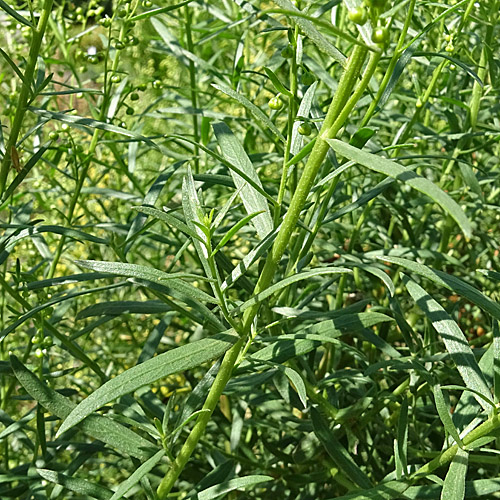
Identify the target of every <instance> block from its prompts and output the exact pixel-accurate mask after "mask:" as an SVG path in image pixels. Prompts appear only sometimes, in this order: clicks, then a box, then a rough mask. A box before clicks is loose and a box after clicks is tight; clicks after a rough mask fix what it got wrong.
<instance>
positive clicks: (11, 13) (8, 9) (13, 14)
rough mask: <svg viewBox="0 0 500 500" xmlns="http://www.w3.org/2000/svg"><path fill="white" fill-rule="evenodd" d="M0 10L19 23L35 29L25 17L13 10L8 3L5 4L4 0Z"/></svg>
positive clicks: (0, 3) (1, 0)
mask: <svg viewBox="0 0 500 500" xmlns="http://www.w3.org/2000/svg"><path fill="white" fill-rule="evenodd" d="M0 9H2V10H4V11H5V12H7V14H9V16H11V17H13V18H14V19H15V20H16V21H17V22H19V23H21V24H24V25H25V26H29V27H30V28H33V29H35V27H34V26H33V25H32V24H31V23H30V22H29V21H28V20H27V19H26V18H25V17H24V16H22V15H21V14H20V13H19V12H17V10H15V9H13V8H12V7H11V6H10V5H9V4H8V3H7V2H4V0H0Z"/></svg>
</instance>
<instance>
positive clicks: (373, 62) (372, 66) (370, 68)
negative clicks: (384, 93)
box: [290, 52, 382, 269]
mask: <svg viewBox="0 0 500 500" xmlns="http://www.w3.org/2000/svg"><path fill="white" fill-rule="evenodd" d="M381 57H382V53H380V52H372V53H371V55H370V60H369V61H368V64H367V66H366V69H365V71H364V73H363V77H362V79H361V81H360V82H359V85H358V86H357V87H356V90H355V91H354V93H353V94H352V96H351V97H350V99H349V101H347V104H346V105H345V106H344V108H343V109H342V112H341V113H340V114H339V116H338V117H337V119H336V120H335V123H334V124H333V126H332V128H331V130H330V134H331V137H335V136H336V135H337V134H338V132H339V131H340V129H341V128H342V127H343V126H344V124H345V122H346V121H347V119H348V118H349V115H350V114H351V112H352V110H353V109H354V107H355V106H356V104H357V102H358V101H359V99H361V97H362V95H363V93H364V91H365V90H366V87H367V86H368V84H369V83H370V80H371V79H372V77H373V75H374V73H375V70H376V69H377V66H378V63H379V61H380V58H381ZM338 181H339V177H336V178H335V179H334V180H333V181H332V183H331V184H330V187H329V189H328V192H327V194H326V196H325V198H324V199H323V202H322V205H321V207H320V213H319V216H318V218H317V220H316V223H315V225H314V228H313V230H312V232H311V233H309V234H308V236H307V240H306V243H305V245H304V247H303V248H302V250H301V251H300V254H299V255H298V258H297V261H298V260H300V259H301V258H303V257H304V256H305V255H306V254H307V252H309V249H310V248H311V246H312V244H313V242H314V239H315V238H316V235H317V234H318V232H319V230H320V228H321V225H322V224H323V220H324V218H325V215H326V212H327V210H328V204H329V202H330V198H331V197H332V196H333V193H334V191H335V188H336V187H337V183H338ZM315 210H316V204H315V206H314V207H313V208H312V212H313V213H314V211H315ZM293 264H295V263H293ZM290 269H291V268H290Z"/></svg>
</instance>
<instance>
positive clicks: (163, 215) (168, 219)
mask: <svg viewBox="0 0 500 500" xmlns="http://www.w3.org/2000/svg"><path fill="white" fill-rule="evenodd" d="M132 209H133V210H137V211H138V212H140V213H142V214H146V215H151V216H152V217H155V218H156V219H159V220H161V221H163V222H165V223H166V224H168V225H170V226H173V227H175V228H176V229H178V230H179V231H182V232H183V233H185V234H187V235H189V236H191V237H192V238H195V239H197V240H199V241H203V240H202V238H201V237H200V236H199V235H198V234H197V233H196V232H195V231H193V230H192V229H191V228H190V227H189V226H188V225H187V224H185V223H184V222H182V221H181V220H179V219H178V218H177V217H175V216H174V215H171V214H169V213H167V212H162V211H161V210H158V209H157V208H152V207H143V206H141V207H132Z"/></svg>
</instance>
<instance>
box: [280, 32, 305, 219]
mask: <svg viewBox="0 0 500 500" xmlns="http://www.w3.org/2000/svg"><path fill="white" fill-rule="evenodd" d="M298 36H299V32H298V28H297V27H295V32H294V41H295V44H294V46H293V57H292V59H291V63H290V92H291V93H292V95H293V97H290V98H289V99H288V123H287V135H286V145H285V154H284V155H283V169H282V172H281V181H280V187H279V191H278V203H277V204H276V207H275V212H274V222H275V225H277V224H278V221H279V216H280V214H281V208H282V204H283V198H284V197H285V189H286V185H287V179H288V172H289V170H290V166H289V165H288V161H289V159H290V150H291V147H292V134H293V124H294V121H295V117H296V114H297V106H296V98H297V52H296V48H297V37H298Z"/></svg>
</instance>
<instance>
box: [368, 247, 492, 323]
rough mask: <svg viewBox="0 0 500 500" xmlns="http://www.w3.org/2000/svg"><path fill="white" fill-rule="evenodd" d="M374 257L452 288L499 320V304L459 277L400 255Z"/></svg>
mask: <svg viewBox="0 0 500 500" xmlns="http://www.w3.org/2000/svg"><path fill="white" fill-rule="evenodd" d="M376 258H377V259H379V260H382V261H385V262H391V263H393V264H397V265H398V266H401V267H404V268H405V269H408V270H409V271H411V272H413V273H416V274H419V275H420V276H423V277H424V278H427V279H429V280H431V281H432V282H434V283H436V284H437V285H440V286H444V287H445V288H448V289H449V290H453V291H454V292H455V293H457V294H458V295H461V296H462V297H465V298H466V299H467V300H470V301H471V302H472V303H474V304H476V305H477V306H478V307H480V308H481V309H484V310H485V311H487V312H488V313H490V314H491V315H492V316H493V317H494V318H496V319H497V320H500V305H498V304H497V303H496V302H493V301H492V300H491V299H490V298H489V297H487V296H486V295H484V294H483V293H482V292H480V291H479V290H478V289H477V288H474V287H473V286H472V285H469V284H468V283H466V282H465V281H463V280H461V279H460V278H457V277H455V276H452V275H451V274H447V273H444V272H442V271H437V270H436V269H432V268H431V267H428V266H426V265H425V264H420V263H418V262H413V261H411V260H408V259H403V258H401V257H392V256H385V255H384V256H377V257H376Z"/></svg>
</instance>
